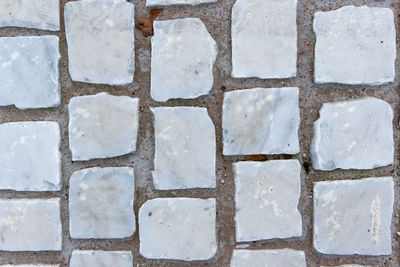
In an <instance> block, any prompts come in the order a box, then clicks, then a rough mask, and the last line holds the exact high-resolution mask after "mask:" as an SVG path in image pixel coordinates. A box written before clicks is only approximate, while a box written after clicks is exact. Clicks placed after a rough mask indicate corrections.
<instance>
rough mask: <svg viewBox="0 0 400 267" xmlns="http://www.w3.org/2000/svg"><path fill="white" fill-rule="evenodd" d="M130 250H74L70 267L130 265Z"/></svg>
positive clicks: (128, 266)
mask: <svg viewBox="0 0 400 267" xmlns="http://www.w3.org/2000/svg"><path fill="white" fill-rule="evenodd" d="M132 265H133V257H132V253H131V252H130V251H101V250H97V251H94V250H74V251H73V252H72V257H71V260H70V264H69V266H70V267H111V266H115V267H132Z"/></svg>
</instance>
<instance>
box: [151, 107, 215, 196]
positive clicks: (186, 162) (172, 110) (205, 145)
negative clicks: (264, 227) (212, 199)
mask: <svg viewBox="0 0 400 267" xmlns="http://www.w3.org/2000/svg"><path fill="white" fill-rule="evenodd" d="M152 112H153V114H154V122H155V127H154V128H155V143H156V148H155V156H154V171H153V173H152V174H153V181H154V186H155V188H156V189H159V190H169V189H186V188H215V186H216V182H215V157H216V156H215V155H216V147H215V128H214V124H213V123H212V121H211V119H210V117H209V116H208V113H207V109H206V108H195V107H165V108H153V109H152Z"/></svg>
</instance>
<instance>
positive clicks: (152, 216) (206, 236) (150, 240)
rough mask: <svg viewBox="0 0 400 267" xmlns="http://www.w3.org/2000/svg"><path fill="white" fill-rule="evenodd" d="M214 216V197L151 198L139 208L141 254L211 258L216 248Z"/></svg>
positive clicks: (197, 258)
mask: <svg viewBox="0 0 400 267" xmlns="http://www.w3.org/2000/svg"><path fill="white" fill-rule="evenodd" d="M215 218H216V203H215V199H196V198H157V199H152V200H148V201H146V202H145V203H144V204H143V206H142V207H141V208H140V210H139V240H140V254H141V255H143V256H144V257H146V258H151V259H175V260H184V261H195V260H207V259H210V258H212V257H213V256H214V254H215V252H216V251H217V240H216V238H217V233H216V228H215V227H216V225H215Z"/></svg>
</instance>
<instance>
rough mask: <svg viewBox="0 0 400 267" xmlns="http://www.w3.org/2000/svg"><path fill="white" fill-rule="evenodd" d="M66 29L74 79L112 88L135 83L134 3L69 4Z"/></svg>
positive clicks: (118, 0) (93, 1) (84, 1)
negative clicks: (111, 86)
mask: <svg viewBox="0 0 400 267" xmlns="http://www.w3.org/2000/svg"><path fill="white" fill-rule="evenodd" d="M65 30H66V35H67V42H68V60H69V72H70V75H71V78H72V80H74V81H79V82H87V83H100V84H112V85H118V84H128V83H131V82H132V81H133V74H134V72H135V46H134V38H133V35H134V6H133V4H131V3H128V2H126V1H125V0H82V1H74V2H68V3H67V4H66V5H65Z"/></svg>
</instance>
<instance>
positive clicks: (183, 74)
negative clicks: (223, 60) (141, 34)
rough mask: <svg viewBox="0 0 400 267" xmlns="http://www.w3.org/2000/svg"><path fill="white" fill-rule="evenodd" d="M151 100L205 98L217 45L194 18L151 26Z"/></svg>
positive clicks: (157, 23)
mask: <svg viewBox="0 0 400 267" xmlns="http://www.w3.org/2000/svg"><path fill="white" fill-rule="evenodd" d="M151 44H152V57H151V96H152V98H153V99H154V100H156V101H167V100H168V99H172V98H196V97H199V96H201V95H206V94H208V92H209V91H210V90H211V88H212V86H213V83H214V74H213V66H214V62H215V59H216V57H217V54H218V48H217V44H216V42H215V41H214V39H213V38H212V37H211V35H210V34H209V33H208V31H207V29H206V26H205V25H204V23H203V22H202V21H201V20H200V19H197V18H185V19H176V20H167V21H155V22H154V37H153V38H152V39H151Z"/></svg>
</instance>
